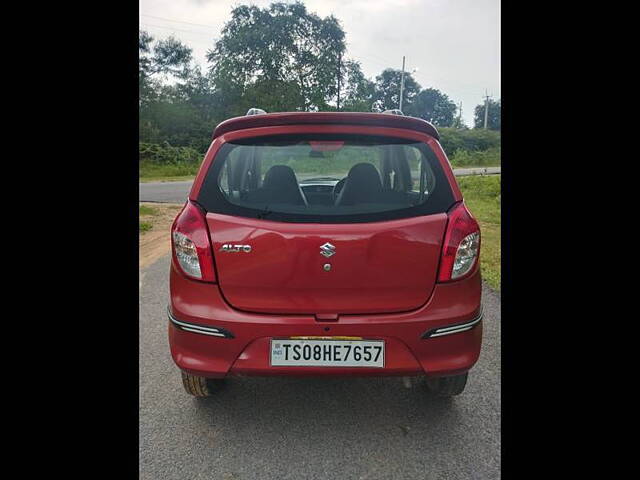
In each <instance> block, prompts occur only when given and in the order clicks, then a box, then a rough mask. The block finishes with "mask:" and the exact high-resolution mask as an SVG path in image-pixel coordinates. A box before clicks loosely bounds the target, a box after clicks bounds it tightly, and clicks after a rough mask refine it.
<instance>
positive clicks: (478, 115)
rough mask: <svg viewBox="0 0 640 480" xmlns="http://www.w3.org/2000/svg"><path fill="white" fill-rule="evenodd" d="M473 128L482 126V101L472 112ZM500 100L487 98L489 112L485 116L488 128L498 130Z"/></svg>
mask: <svg viewBox="0 0 640 480" xmlns="http://www.w3.org/2000/svg"><path fill="white" fill-rule="evenodd" d="M474 114H475V115H474V118H473V120H474V128H484V103H483V104H481V105H477V106H476V109H475V112H474ZM500 115H501V112H500V100H498V101H494V100H491V99H489V113H488V117H487V128H488V129H489V130H500Z"/></svg>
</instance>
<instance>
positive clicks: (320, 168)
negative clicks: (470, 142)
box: [198, 135, 453, 223]
mask: <svg viewBox="0 0 640 480" xmlns="http://www.w3.org/2000/svg"><path fill="white" fill-rule="evenodd" d="M198 203H200V204H201V205H202V206H203V207H204V208H205V209H206V210H207V211H210V212H217V213H224V214H229V215H239V216H245V217H252V218H266V219H269V220H276V221H289V222H321V223H342V222H371V221H380V220H385V219H392V218H406V217H411V216H417V215H428V214H433V213H441V212H446V211H447V210H448V209H449V207H450V206H451V205H452V203H453V194H452V192H451V188H450V186H449V183H448V181H447V179H446V177H445V176H444V172H443V171H442V168H441V166H440V164H439V162H438V160H437V158H436V156H435V154H434V152H433V151H432V150H431V148H430V147H429V146H428V145H426V144H424V143H421V142H412V141H406V140H403V139H394V138H386V137H385V138H379V137H375V138H374V137H363V136H358V137H349V136H336V135H333V136H327V135H315V136H309V135H307V136H286V137H284V136H280V137H268V138H264V137H263V138H254V139H251V140H242V141H237V142H228V143H226V144H225V145H223V147H222V148H221V149H220V150H219V151H218V154H217V156H216V158H215V159H214V161H213V163H212V166H211V167H210V168H209V171H208V172H207V175H206V177H205V180H204V183H203V185H202V188H201V190H200V194H199V197H198Z"/></svg>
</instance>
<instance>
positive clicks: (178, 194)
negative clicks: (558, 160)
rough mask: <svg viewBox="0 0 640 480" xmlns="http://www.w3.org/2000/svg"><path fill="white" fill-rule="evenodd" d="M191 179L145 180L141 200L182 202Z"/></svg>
mask: <svg viewBox="0 0 640 480" xmlns="http://www.w3.org/2000/svg"><path fill="white" fill-rule="evenodd" d="M453 172H454V173H455V174H456V176H464V175H496V174H499V173H500V167H486V168H456V169H455V170H454V171H453ZM192 183H193V181H192V180H188V181H185V182H147V183H140V201H141V202H160V203H183V202H184V201H185V200H186V199H187V195H189V190H190V189H191V184H192Z"/></svg>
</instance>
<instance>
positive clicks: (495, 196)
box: [457, 175, 500, 291]
mask: <svg viewBox="0 0 640 480" xmlns="http://www.w3.org/2000/svg"><path fill="white" fill-rule="evenodd" d="M457 180H458V185H459V186H460V190H462V194H463V195H464V201H465V203H466V204H467V206H468V207H469V210H470V211H471V213H472V214H473V215H474V216H475V217H476V219H477V220H478V222H480V229H481V235H482V237H481V247H480V270H481V271H482V278H483V280H484V281H485V282H487V283H488V284H489V285H490V286H491V287H492V288H494V289H495V290H498V291H499V290H500V175H490V176H480V175H478V176H469V177H458V179H457Z"/></svg>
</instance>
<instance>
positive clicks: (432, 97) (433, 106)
mask: <svg viewBox="0 0 640 480" xmlns="http://www.w3.org/2000/svg"><path fill="white" fill-rule="evenodd" d="M403 110H404V113H406V114H407V115H411V116H413V117H418V118H422V119H424V120H426V121H428V122H431V123H433V124H434V125H437V126H439V127H449V126H451V125H452V124H453V119H454V116H455V113H456V104H455V103H453V102H452V101H451V100H450V99H449V97H448V96H447V95H445V94H444V93H442V92H440V90H436V89H435V88H427V89H425V90H422V91H421V92H420V93H418V94H417V95H416V96H415V98H414V99H413V101H412V102H411V103H409V104H408V105H407V108H404V107H403Z"/></svg>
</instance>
